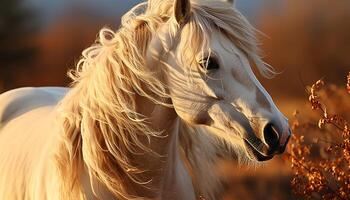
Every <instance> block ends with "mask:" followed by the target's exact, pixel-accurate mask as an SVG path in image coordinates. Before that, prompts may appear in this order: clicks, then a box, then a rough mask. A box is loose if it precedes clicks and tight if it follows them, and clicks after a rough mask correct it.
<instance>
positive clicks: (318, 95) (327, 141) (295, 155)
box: [287, 73, 350, 200]
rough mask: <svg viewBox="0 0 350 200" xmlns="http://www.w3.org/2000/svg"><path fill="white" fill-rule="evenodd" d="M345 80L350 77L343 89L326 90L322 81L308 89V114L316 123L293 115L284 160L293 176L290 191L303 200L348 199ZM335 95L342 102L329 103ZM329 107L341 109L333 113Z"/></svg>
mask: <svg viewBox="0 0 350 200" xmlns="http://www.w3.org/2000/svg"><path fill="white" fill-rule="evenodd" d="M349 77H350V73H349V75H348V76H347V86H346V89H344V88H339V87H336V86H334V85H329V86H326V85H325V83H324V81H323V80H319V81H317V82H316V83H315V84H313V85H312V86H311V87H310V88H309V92H310V95H309V102H310V104H311V107H312V110H314V111H316V112H318V113H319V114H320V115H319V118H320V119H319V120H318V123H315V122H314V121H313V120H312V119H310V117H306V118H305V117H303V116H300V115H299V114H298V112H295V114H294V115H295V121H294V123H293V127H292V129H293V131H294V135H293V138H292V141H291V145H290V148H289V153H288V154H287V156H288V158H289V159H290V161H291V166H292V170H293V173H294V177H293V179H292V182H291V184H292V188H293V190H294V192H295V194H296V195H298V196H300V197H303V199H332V200H333V199H334V200H336V199H344V200H345V199H349V198H350V129H349V122H348V121H347V120H346V119H347V117H348V116H349V111H350V109H349V105H348V104H349V99H350V96H349V95H348V94H346V93H349V85H350V78H349ZM338 95H341V96H342V98H337V99H333V98H334V97H336V96H338ZM341 101H342V102H341ZM325 102H327V103H325ZM346 106H348V107H346ZM332 107H333V108H334V107H338V109H339V108H343V109H341V110H342V112H339V113H337V112H335V111H334V110H333V109H332ZM338 111H339V110H338ZM302 118H303V119H302Z"/></svg>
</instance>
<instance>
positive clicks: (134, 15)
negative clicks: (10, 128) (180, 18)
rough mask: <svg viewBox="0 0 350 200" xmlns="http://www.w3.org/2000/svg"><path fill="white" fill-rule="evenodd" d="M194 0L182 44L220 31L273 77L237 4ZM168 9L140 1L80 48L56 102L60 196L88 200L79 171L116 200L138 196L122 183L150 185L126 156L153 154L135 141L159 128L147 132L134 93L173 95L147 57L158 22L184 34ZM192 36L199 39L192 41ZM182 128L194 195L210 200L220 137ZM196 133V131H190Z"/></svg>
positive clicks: (159, 97)
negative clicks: (117, 22) (66, 86)
mask: <svg viewBox="0 0 350 200" xmlns="http://www.w3.org/2000/svg"><path fill="white" fill-rule="evenodd" d="M192 4H193V7H192V10H191V12H192V15H191V16H190V17H189V19H188V23H189V25H190V26H193V27H192V28H191V29H190V30H192V31H193V32H192V33H190V34H191V36H190V37H188V38H187V39H186V40H188V42H187V45H192V46H193V44H192V43H193V42H195V43H197V44H195V45H196V46H197V47H198V48H205V47H203V46H201V45H202V44H200V43H199V38H200V39H204V40H205V41H206V42H204V43H203V44H208V43H209V38H210V34H209V33H210V31H211V30H212V29H217V30H219V31H221V32H222V33H224V34H225V35H226V36H227V37H228V38H229V39H230V40H232V41H233V42H234V43H235V44H236V45H237V47H239V49H240V50H241V51H242V52H244V54H245V55H246V56H247V58H249V59H250V60H251V61H252V62H254V63H255V64H256V66H257V67H258V69H259V70H260V72H261V73H262V74H264V75H265V76H270V75H271V74H273V70H272V68H270V67H269V66H266V65H265V64H264V63H263V62H262V60H261V59H260V57H259V49H258V46H257V40H256V38H255V34H256V30H255V29H254V28H253V27H252V26H251V25H250V24H249V23H248V22H247V21H246V19H245V18H244V17H243V16H242V15H241V14H240V13H239V12H238V11H237V10H236V9H235V8H232V7H230V6H228V4H226V3H223V2H216V1H193V2H192ZM172 8H173V0H152V1H149V3H148V5H147V4H146V3H142V4H139V5H137V6H136V7H135V8H133V9H132V10H130V11H129V12H128V13H127V14H125V15H124V16H123V18H122V23H121V27H120V28H119V30H118V31H116V32H115V31H112V30H110V29H108V28H103V29H102V30H101V31H100V33H99V36H98V39H97V41H96V43H95V44H94V45H92V46H91V47H89V48H88V49H86V50H85V51H84V52H83V56H82V58H81V60H80V61H79V62H78V64H77V67H76V69H75V70H73V71H71V72H70V77H71V78H72V79H73V84H72V89H71V91H70V92H69V93H68V95H67V96H66V97H65V98H64V99H63V100H62V102H61V103H60V107H59V108H60V111H61V113H62V115H61V116H60V118H59V120H58V123H59V124H60V125H61V130H62V141H61V145H60V149H59V152H58V153H57V154H56V160H57V162H58V166H59V168H58V170H59V172H60V177H61V179H62V181H61V183H59V184H60V186H61V192H60V194H61V195H62V196H61V197H60V199H67V200H69V199H85V196H84V192H83V191H82V190H83V189H82V185H81V183H80V178H81V172H82V171H83V169H84V170H86V171H87V172H88V174H89V177H90V178H91V180H98V181H99V182H100V183H102V184H103V185H104V186H105V187H107V189H108V190H109V191H110V192H111V193H112V194H113V195H115V196H116V198H117V199H143V198H142V197H139V196H133V195H131V194H129V193H128V191H127V189H126V188H127V187H128V186H127V185H125V182H124V181H123V180H125V179H129V180H132V181H134V182H135V183H139V184H145V185H147V180H143V179H142V178H141V176H140V174H142V172H143V171H144V170H146V169H140V168H139V167H137V166H135V165H134V164H133V163H132V162H130V160H129V159H128V158H129V156H130V155H132V154H133V153H138V152H149V153H152V149H150V148H149V147H148V146H147V144H145V142H144V140H141V139H140V138H144V137H146V138H148V140H152V138H153V137H159V135H160V133H159V132H157V131H154V130H152V128H150V125H149V121H148V119H147V117H146V116H143V115H142V114H140V113H138V112H137V109H136V106H137V105H136V102H135V97H136V96H142V97H146V98H147V99H149V100H150V101H152V102H154V103H155V104H162V105H164V106H171V105H168V104H166V103H164V99H167V98H170V96H169V94H168V92H167V86H166V85H165V84H164V81H163V80H159V79H158V77H161V76H159V75H162V73H164V70H163V69H161V68H159V69H157V70H154V69H152V71H151V70H150V69H149V68H148V67H146V60H145V57H146V56H145V54H146V51H147V49H148V45H149V43H150V41H151V39H152V38H153V37H155V36H158V37H162V36H160V35H157V30H158V29H159V28H160V26H162V25H164V24H165V23H168V24H169V27H173V29H172V30H169V31H170V32H172V33H171V34H173V35H178V33H179V32H180V31H181V28H182V27H181V26H178V25H177V24H176V22H175V20H173V19H172V15H173V13H172V12H173V9H172ZM191 38H197V39H196V40H193V41H192V43H190V42H189V41H190V40H191ZM201 42H203V40H202V41H201ZM185 43H186V42H185ZM183 48H185V47H183ZM164 49H169V48H166V47H164ZM165 53H166V52H165ZM184 56H185V55H184ZM183 127H184V128H183V129H182V131H181V136H180V137H181V140H180V143H181V148H182V151H183V152H184V158H185V159H187V160H188V163H189V168H191V169H192V170H191V171H192V175H193V183H194V187H195V188H196V192H197V193H198V195H203V196H206V197H208V198H209V199H213V198H214V196H215V195H216V189H217V187H216V186H218V185H219V184H220V181H219V180H218V178H217V176H216V175H215V172H213V170H212V168H211V167H212V166H213V163H214V162H215V160H216V157H217V154H220V153H223V152H220V151H223V149H220V148H218V147H217V146H218V145H219V143H220V142H222V141H221V140H220V139H217V138H213V137H210V136H208V135H207V134H205V133H203V134H199V131H198V130H197V131H196V130H195V128H191V125H188V124H187V125H186V124H184V126H183ZM186 127H187V128H186ZM190 130H192V131H190ZM193 131H194V132H197V134H190V133H189V132H193ZM200 145H202V148H200V149H201V150H200V151H199V146H200ZM203 145H205V146H206V148H203ZM221 146H222V145H221ZM203 149H205V151H204V152H203ZM65 177H70V178H67V179H66V178H65Z"/></svg>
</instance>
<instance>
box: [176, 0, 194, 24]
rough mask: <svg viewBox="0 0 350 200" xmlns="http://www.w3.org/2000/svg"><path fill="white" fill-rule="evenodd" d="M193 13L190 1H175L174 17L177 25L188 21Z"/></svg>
mask: <svg viewBox="0 0 350 200" xmlns="http://www.w3.org/2000/svg"><path fill="white" fill-rule="evenodd" d="M190 13H191V2H190V0H174V15H175V19H176V21H177V23H179V24H181V23H184V22H185V21H186V20H187V17H188V16H189V15H190Z"/></svg>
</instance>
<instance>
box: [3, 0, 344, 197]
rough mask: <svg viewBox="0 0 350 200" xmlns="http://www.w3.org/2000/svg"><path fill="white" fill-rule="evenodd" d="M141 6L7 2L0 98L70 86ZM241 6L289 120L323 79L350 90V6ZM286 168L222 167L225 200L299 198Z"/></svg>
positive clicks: (248, 1)
mask: <svg viewBox="0 0 350 200" xmlns="http://www.w3.org/2000/svg"><path fill="white" fill-rule="evenodd" d="M139 2H140V1H138V0H128V1H125V0H1V1H0V93H2V92H4V91H7V90H10V89H13V88H17V87H23V86H67V85H68V83H69V79H68V78H67V77H66V71H67V70H68V69H69V68H72V67H74V65H75V63H76V62H77V60H78V58H79V57H80V54H81V52H82V50H83V49H85V48H87V47H88V46H90V45H91V44H92V43H93V42H94V40H95V38H96V34H97V32H98V30H99V29H101V28H102V27H104V26H108V27H111V28H114V29H117V28H118V26H119V23H120V17H121V16H122V14H123V13H125V12H126V11H127V10H129V9H130V8H131V7H132V6H133V5H135V4H137V3H139ZM236 6H237V7H238V9H239V10H240V11H241V12H242V13H243V14H244V15H245V16H246V17H247V18H248V19H249V20H250V22H251V23H252V24H253V25H254V26H256V27H257V28H258V29H259V30H261V31H262V32H263V33H265V34H266V36H263V35H261V36H260V39H261V42H262V46H261V47H262V49H263V51H264V58H265V61H267V62H268V63H270V64H271V65H272V66H274V67H275V68H276V69H277V70H278V71H280V72H281V74H280V75H278V76H277V77H276V78H274V79H272V80H266V79H264V78H261V77H260V80H261V81H262V83H263V85H264V86H265V87H266V89H267V90H268V91H269V92H270V93H271V95H272V97H273V98H274V100H275V102H276V103H277V104H278V106H280V108H281V110H282V111H283V112H284V113H285V114H286V115H287V116H290V115H291V114H292V112H293V111H294V110H295V109H296V108H298V107H300V105H301V103H300V102H303V101H305V99H306V98H307V94H306V92H305V86H306V85H310V84H311V83H313V82H315V81H316V80H318V79H320V78H324V79H325V80H326V81H327V82H331V83H335V84H338V85H344V83H345V76H346V73H347V72H348V71H349V70H350V1H349V0H337V1H330V0H308V1H305V0H236ZM281 163H283V160H281V159H275V160H274V161H271V162H270V163H268V164H267V165H266V166H267V167H265V168H262V169H256V170H253V171H252V170H248V171H247V173H235V172H236V171H237V170H241V169H237V168H236V166H235V165H234V164H232V163H226V164H223V165H222V167H221V168H222V169H223V171H222V172H223V173H224V174H225V173H226V174H225V177H228V181H227V182H228V185H227V189H228V195H227V196H225V199H227V200H228V199H293V196H292V194H291V190H290V188H289V187H290V186H289V181H290V175H289V169H288V167H286V165H283V164H281ZM267 172H269V173H267ZM270 172H271V173H270ZM227 173H228V174H227ZM257 177H259V178H257ZM251 191H254V192H251ZM248 194H249V195H248Z"/></svg>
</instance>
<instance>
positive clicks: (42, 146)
mask: <svg viewBox="0 0 350 200" xmlns="http://www.w3.org/2000/svg"><path fill="white" fill-rule="evenodd" d="M67 92H68V90H67V88H21V89H16V90H12V91H9V92H7V93H4V94H2V95H0V105H1V107H0V110H1V112H0V116H2V117H1V120H0V122H1V123H0V124H1V129H0V163H1V165H0V199H8V200H15V199H21V200H27V199H28V200H34V199H35V200H45V199H55V198H57V197H59V192H60V190H59V185H58V183H59V177H58V176H57V173H58V172H57V167H56V163H55V160H54V157H55V153H56V152H57V151H59V149H58V148H59V146H58V144H59V141H60V140H59V130H58V129H57V124H55V122H56V118H57V114H58V112H57V103H58V102H59V101H60V100H62V98H64V96H65V95H66V93H67ZM139 103H140V104H141V106H139V110H140V111H141V110H145V109H144V108H145V107H149V105H148V104H147V103H146V102H142V101H139ZM164 111H166V110H164V108H160V107H154V108H153V109H152V111H151V113H152V116H153V117H151V119H152V120H153V121H154V122H153V124H154V125H155V126H157V127H158V128H159V129H164V127H163V126H164V125H166V126H167V127H168V128H166V129H167V131H166V132H164V135H171V137H167V138H164V139H159V140H157V142H154V145H155V147H153V149H154V150H155V151H157V153H159V154H161V153H162V154H166V155H167V156H166V157H164V158H163V159H161V160H159V161H158V162H154V158H153V159H152V158H151V157H149V158H150V159H151V160H152V162H150V161H148V162H150V163H152V165H153V167H154V168H155V169H159V168H162V171H158V172H157V173H153V174H152V175H150V176H151V177H153V178H157V179H159V181H154V182H155V183H154V184H155V185H154V187H157V188H161V190H157V191H156V192H153V193H152V194H148V195H152V196H153V198H154V199H188V200H191V199H192V200H194V199H195V194H194V190H193V187H192V183H191V179H190V176H189V174H188V172H187V170H186V169H185V166H184V163H183V162H182V159H181V156H180V154H179V151H178V131H179V123H180V122H179V119H178V118H177V117H176V116H175V115H172V114H169V112H164ZM169 116H173V117H170V118H169ZM162 144H163V145H165V146H167V147H168V148H166V149H164V148H163V146H162ZM157 148H158V149H159V150H156V149H157ZM145 156H147V155H142V157H143V158H142V160H144V157H145ZM135 159H136V160H137V158H135ZM158 159H159V158H158ZM148 162H147V161H143V164H144V165H147V167H148V168H151V166H150V165H148ZM81 174H82V176H81V180H82V182H83V187H84V191H85V193H86V199H87V200H94V199H115V198H114V197H113V195H112V194H110V193H109V192H108V191H107V190H106V188H105V187H103V186H101V185H98V183H97V184H96V183H93V184H95V186H94V187H95V188H97V189H95V190H96V191H95V192H96V193H97V194H98V198H97V197H96V196H95V195H94V194H93V188H92V186H91V182H90V180H89V175H88V174H87V172H82V173H81ZM160 177H161V178H160ZM67 178H68V177H67ZM157 184H158V185H157ZM159 184H162V185H161V186H159ZM138 189H139V190H143V188H142V187H141V188H138ZM131 190H137V187H136V186H135V187H134V188H132V189H131ZM143 193H144V195H145V196H146V195H147V194H146V193H145V191H143Z"/></svg>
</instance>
